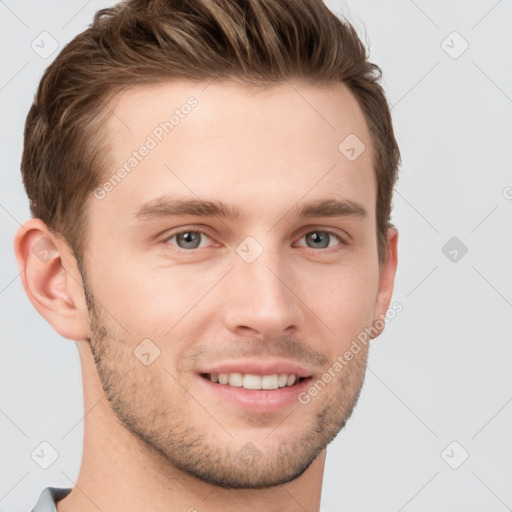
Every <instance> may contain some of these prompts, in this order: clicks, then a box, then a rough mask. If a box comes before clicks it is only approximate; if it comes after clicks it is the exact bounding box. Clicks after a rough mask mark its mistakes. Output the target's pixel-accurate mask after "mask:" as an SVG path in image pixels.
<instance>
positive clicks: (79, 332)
mask: <svg viewBox="0 0 512 512" xmlns="http://www.w3.org/2000/svg"><path fill="white" fill-rule="evenodd" d="M14 252H15V254H16V259H17V261H18V267H19V270H20V276H21V282H22V284H23V288H24V289H25V293H26V294H27V296H28V298H29V299H30V302H32V304H33V306H34V307H35V308H36V309H37V311H38V312H39V313H40V315H41V316H42V317H43V318H45V320H47V322H48V323H49V324H50V325H51V326H52V327H53V328H54V329H55V330H56V331H57V332H58V333H59V334H60V335H61V336H63V337H64V338H68V339H70V340H85V339H88V336H89V316H88V311H87V306H86V302H85V295H84V290H83V283H82V277H81V275H80V272H79V271H78V266H77V264H76V259H75V257H74V255H73V253H72V251H71V250H70V248H69V246H68V245H67V244H66V242H65V241H64V240H63V239H62V237H60V236H58V235H56V234H55V233H53V232H52V231H50V229H49V228H48V226H47V225H46V224H45V223H44V222H43V221H42V220H41V219H36V218H33V219H29V220H28V221H26V222H25V223H24V224H23V225H22V226H20V228H19V229H18V231H17V233H16V236H15V238H14Z"/></svg>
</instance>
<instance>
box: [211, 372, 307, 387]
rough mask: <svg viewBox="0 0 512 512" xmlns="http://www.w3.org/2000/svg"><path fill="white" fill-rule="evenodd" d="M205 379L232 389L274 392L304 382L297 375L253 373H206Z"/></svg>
mask: <svg viewBox="0 0 512 512" xmlns="http://www.w3.org/2000/svg"><path fill="white" fill-rule="evenodd" d="M202 376H203V377H205V378H206V379H209V380H210V381H211V382H214V383H218V384H225V385H228V386H232V387H237V388H240V387H242V388H244V389H253V390H261V389H264V390H272V389H278V388H285V387H291V386H294V385H295V384H298V383H299V382H301V381H302V380H303V378H302V377H299V376H297V375H295V374H293V373H292V374H288V373H281V374H277V373H274V374H273V375H256V374H252V373H245V374H243V373H238V372H233V373H219V374H217V373H206V374H202Z"/></svg>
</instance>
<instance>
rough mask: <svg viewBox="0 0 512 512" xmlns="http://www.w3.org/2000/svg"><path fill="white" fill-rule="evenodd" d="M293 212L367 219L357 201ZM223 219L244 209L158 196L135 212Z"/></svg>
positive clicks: (140, 216) (143, 216) (325, 202)
mask: <svg viewBox="0 0 512 512" xmlns="http://www.w3.org/2000/svg"><path fill="white" fill-rule="evenodd" d="M290 213H291V214H292V215H295V216H296V217H299V218H310V217H359V218H362V219H364V218H367V217H368V212H367V210H366V208H365V207H364V206H363V205H361V204H359V203H356V202H354V201H350V200H337V199H318V200H315V201H311V202H309V203H305V204H303V205H302V206H300V205H298V204H296V205H295V206H294V207H292V208H291V210H290ZM186 215H192V216H199V217H214V216H215V217H220V218H224V219H239V218H241V217H242V210H241V209H240V207H239V206H238V205H234V206H231V205H229V204H226V203H223V202H222V201H216V200H214V201H204V200H201V199H173V198H170V197H166V196H163V197H159V198H156V199H153V200H152V201H149V202H148V203H146V204H145V205H143V206H142V208H140V210H139V211H138V212H137V213H136V215H135V219H137V220H152V219H158V218H163V217H176V216H178V217H179V216H186Z"/></svg>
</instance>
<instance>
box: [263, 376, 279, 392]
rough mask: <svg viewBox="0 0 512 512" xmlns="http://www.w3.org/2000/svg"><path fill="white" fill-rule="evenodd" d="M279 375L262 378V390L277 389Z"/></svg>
mask: <svg viewBox="0 0 512 512" xmlns="http://www.w3.org/2000/svg"><path fill="white" fill-rule="evenodd" d="M278 387H279V386H278V385H277V374H274V375H264V376H263V377H261V389H277V388H278Z"/></svg>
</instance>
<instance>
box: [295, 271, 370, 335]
mask: <svg viewBox="0 0 512 512" xmlns="http://www.w3.org/2000/svg"><path fill="white" fill-rule="evenodd" d="M303 277H304V278H305V276H303ZM310 278H311V279H306V280H305V282H314V283H316V285H315V286H308V291H306V289H305V288H303V292H302V294H301V296H302V297H304V301H305V302H306V304H308V305H310V307H311V309H312V310H313V311H314V312H315V313H316V314H317V315H318V317H319V318H320V320H322V321H323V322H324V323H325V324H326V325H327V326H329V327H330V329H331V330H332V331H334V333H335V337H336V339H337V340H340V341H343V342H346V341H350V340H351V339H352V337H354V336H357V334H359V332H361V330H363V329H364V328H365V327H367V326H369V325H370V323H371V321H372V318H373V309H374V306H375V300H376V296H377V291H378V272H377V271H375V270H374V269H373V268H372V266H371V265H366V266H364V265H361V266H360V268H354V267H350V268H349V267H348V266H347V267H346V268H338V269H336V270H334V269H332V268H330V269H327V268H326V269H325V270H324V271H322V272H316V273H315V275H314V276H313V275H312V276H310ZM329 332H330V331H329ZM331 334H332V332H331Z"/></svg>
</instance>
